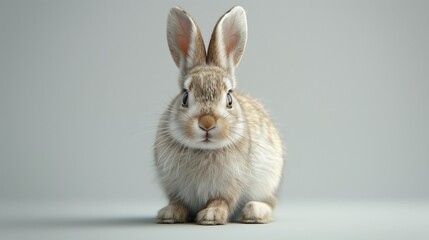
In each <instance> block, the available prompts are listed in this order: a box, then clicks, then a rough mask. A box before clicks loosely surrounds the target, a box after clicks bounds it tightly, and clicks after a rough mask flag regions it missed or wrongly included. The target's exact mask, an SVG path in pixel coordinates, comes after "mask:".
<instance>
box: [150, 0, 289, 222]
mask: <svg viewBox="0 0 429 240" xmlns="http://www.w3.org/2000/svg"><path fill="white" fill-rule="evenodd" d="M167 38H168V45H169V48H170V51H171V55H172V57H173V59H174V61H175V63H176V65H177V66H178V68H179V70H180V76H179V84H180V89H181V92H180V94H179V95H178V96H177V97H176V98H175V99H174V100H173V101H172V102H171V104H170V105H169V107H168V109H167V110H166V111H165V112H164V114H163V116H162V118H161V120H160V123H159V127H158V133H157V137H156V141H155V146H154V149H155V165H156V168H157V171H158V175H159V177H160V180H161V183H162V186H163V188H164V190H165V192H166V193H167V195H168V197H169V204H168V205H167V206H166V207H164V208H162V209H161V210H159V212H158V217H157V221H158V222H159V223H181V222H187V221H193V220H195V221H196V222H197V223H199V224H204V225H217V224H225V223H227V222H228V219H229V218H230V217H231V216H232V215H233V214H234V215H238V216H239V220H240V221H242V222H245V223H267V222H269V221H271V219H272V210H273V207H274V206H275V203H276V193H277V190H278V187H279V183H280V180H281V177H282V169H283V147H282V142H281V140H280V137H279V134H278V132H277V130H276V128H275V127H274V125H273V123H272V122H271V120H270V117H269V116H268V114H267V112H266V111H265V110H264V107H263V106H262V105H261V104H260V103H259V102H257V101H256V100H255V99H253V98H251V97H249V96H247V95H244V94H241V93H238V92H235V91H234V89H235V86H236V80H235V75H234V69H235V67H236V66H237V65H238V63H239V61H240V59H241V56H242V54H243V51H244V48H245V45H246V40H247V20H246V13H245V11H244V9H243V8H242V7H239V6H237V7H234V8H232V9H231V10H229V11H228V12H227V13H225V14H224V15H223V16H222V17H221V18H220V19H219V21H218V22H217V24H216V26H215V28H214V30H213V34H212V37H211V40H210V44H209V47H208V51H207V54H206V50H205V46H204V43H203V38H202V37H201V33H200V30H199V28H198V26H197V25H196V23H195V22H194V20H193V19H192V17H191V16H190V15H189V14H188V13H186V12H185V11H184V10H183V9H181V8H179V7H173V8H172V9H171V11H170V14H169V16H168V26H167Z"/></svg>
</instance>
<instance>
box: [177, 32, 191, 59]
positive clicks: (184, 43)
mask: <svg viewBox="0 0 429 240" xmlns="http://www.w3.org/2000/svg"><path fill="white" fill-rule="evenodd" d="M176 42H177V45H178V46H179V48H180V51H181V52H182V53H183V55H185V56H186V55H187V54H188V48H189V41H188V39H187V38H186V37H185V36H183V35H179V34H178V35H177V36H176Z"/></svg>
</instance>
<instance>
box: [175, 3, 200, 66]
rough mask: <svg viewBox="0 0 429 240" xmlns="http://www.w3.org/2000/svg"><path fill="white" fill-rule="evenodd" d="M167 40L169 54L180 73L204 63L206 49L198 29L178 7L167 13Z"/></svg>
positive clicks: (190, 18) (189, 17)
mask: <svg viewBox="0 0 429 240" xmlns="http://www.w3.org/2000/svg"><path fill="white" fill-rule="evenodd" d="M167 40H168V47H169V48H170V52H171V56H172V57H173V59H174V62H175V63H176V65H177V67H178V68H179V69H180V71H181V72H182V73H186V72H187V71H188V70H189V69H191V68H192V67H194V66H197V65H201V64H205V62H206V50H205V46H204V42H203V38H202V37H201V32H200V29H199V28H198V26H197V24H196V23H195V22H194V20H193V19H192V17H191V16H190V15H189V14H188V13H186V12H185V10H183V9H182V8H180V7H173V8H172V9H171V10H170V14H169V15H168V20H167Z"/></svg>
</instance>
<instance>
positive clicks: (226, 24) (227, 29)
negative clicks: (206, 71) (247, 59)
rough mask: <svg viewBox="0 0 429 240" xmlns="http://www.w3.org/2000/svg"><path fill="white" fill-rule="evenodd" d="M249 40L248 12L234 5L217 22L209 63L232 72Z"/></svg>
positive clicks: (209, 51)
mask: <svg viewBox="0 0 429 240" xmlns="http://www.w3.org/2000/svg"><path fill="white" fill-rule="evenodd" d="M246 41H247V20H246V12H245V11H244V9H243V8H242V7H240V6H237V7H233V8H232V9H231V10H229V11H228V12H227V13H225V14H224V15H223V16H222V17H221V18H220V19H219V21H218V22H217V24H216V26H215V28H214V30H213V33H212V37H211V39H210V44H209V49H208V53H207V63H211V64H215V65H217V66H220V67H223V68H224V69H225V70H227V71H229V72H230V73H232V74H233V73H234V68H235V67H236V66H237V65H238V63H239V62H240V59H241V56H242V55H243V52H244V48H245V47H246Z"/></svg>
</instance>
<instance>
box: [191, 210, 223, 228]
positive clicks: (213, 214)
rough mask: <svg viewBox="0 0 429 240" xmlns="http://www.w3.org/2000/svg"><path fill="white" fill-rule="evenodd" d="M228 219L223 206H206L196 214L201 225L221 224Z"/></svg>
mask: <svg viewBox="0 0 429 240" xmlns="http://www.w3.org/2000/svg"><path fill="white" fill-rule="evenodd" d="M227 221H228V209H226V208H225V207H208V208H205V209H203V210H201V211H200V212H199V213H198V215H197V222H198V224H201V225H223V224H226V223H227Z"/></svg>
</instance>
